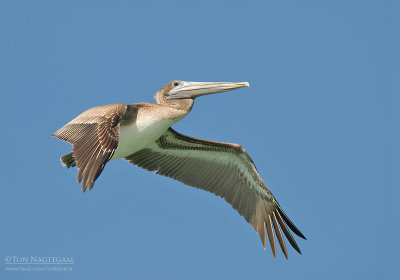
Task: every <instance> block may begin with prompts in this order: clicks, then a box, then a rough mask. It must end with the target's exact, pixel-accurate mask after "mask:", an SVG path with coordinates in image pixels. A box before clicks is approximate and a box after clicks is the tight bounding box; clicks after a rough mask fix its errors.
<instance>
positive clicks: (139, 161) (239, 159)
mask: <svg viewBox="0 0 400 280" xmlns="http://www.w3.org/2000/svg"><path fill="white" fill-rule="evenodd" d="M246 86H249V83H247V82H243V83H208V82H207V83H206V82H185V81H172V82H170V83H168V84H167V85H165V86H164V87H163V88H162V89H160V90H159V91H158V92H157V93H156V94H155V95H154V98H155V99H156V101H157V103H137V104H132V105H126V104H112V105H105V106H99V107H94V108H91V109H89V110H87V111H85V112H83V113H82V114H80V115H79V116H77V117H76V118H75V119H73V120H72V121H70V122H69V123H67V124H66V125H65V126H63V127H62V128H60V129H59V130H58V131H56V132H55V133H54V134H53V136H55V137H58V138H59V139H61V140H64V141H67V142H69V143H71V144H72V152H71V153H69V154H67V155H65V156H63V157H62V158H61V163H62V164H63V165H64V166H67V167H72V166H77V167H78V176H77V180H78V182H81V181H82V190H83V191H85V190H86V188H87V187H89V190H91V189H92V188H93V184H94V182H95V180H96V179H97V178H98V177H99V175H100V173H101V172H102V170H103V168H104V166H105V165H106V163H107V162H108V161H109V160H113V159H118V158H124V159H126V160H127V161H129V162H131V163H133V164H135V165H137V166H139V167H142V168H145V169H147V170H149V171H156V172H155V173H156V174H160V175H163V176H167V177H170V178H173V179H175V180H178V181H181V182H182V183H184V184H186V185H189V186H193V187H196V188H200V189H203V190H206V191H209V192H212V193H214V194H215V195H218V196H220V197H223V198H224V199H225V200H226V201H227V202H228V203H230V204H231V205H232V207H233V208H234V209H236V210H237V211H238V212H239V214H240V215H242V216H243V217H244V218H245V219H246V221H247V222H248V223H250V224H251V225H252V226H253V228H254V230H255V231H256V232H258V233H259V235H260V238H261V241H262V244H263V247H264V248H265V244H266V235H268V239H269V243H270V246H271V249H272V253H273V255H274V257H276V243H275V235H276V237H277V239H278V242H279V244H280V247H281V249H282V251H283V253H284V254H285V257H286V258H287V257H288V255H287V250H286V245H285V241H284V238H283V235H282V231H283V233H284V235H285V236H286V238H287V240H288V241H289V243H290V244H291V245H292V247H293V248H294V249H295V250H296V251H297V252H298V253H300V254H301V251H300V248H299V247H298V246H297V244H296V241H295V239H294V238H293V236H292V234H291V233H290V231H289V229H288V227H289V228H290V229H291V230H292V231H293V232H294V233H295V234H296V235H298V236H299V237H301V238H304V239H306V238H305V237H304V235H303V234H302V233H301V232H300V230H299V229H297V227H296V226H295V225H294V224H293V222H292V221H291V220H290V219H289V218H288V217H287V216H286V214H285V213H284V212H283V210H282V208H281V207H280V206H279V204H278V202H277V201H276V199H275V198H274V196H273V195H272V193H271V191H270V190H269V189H268V187H267V186H266V185H265V183H264V181H263V180H262V179H261V177H260V175H259V174H258V172H257V169H256V167H255V165H254V163H253V160H252V159H251V158H250V156H249V154H247V152H246V151H245V150H244V149H243V148H242V147H241V146H240V145H237V144H229V143H221V142H213V141H207V140H202V139H197V138H193V137H188V136H185V135H183V134H180V133H178V132H176V131H175V130H173V129H172V128H170V126H171V125H172V124H174V123H175V122H177V121H179V120H181V119H182V118H183V117H185V116H186V115H187V114H188V113H189V112H190V111H191V109H192V107H193V103H194V99H195V98H196V97H199V96H202V95H207V94H212V93H219V92H224V91H229V90H234V89H237V88H241V87H246ZM281 230H282V231H281ZM274 231H275V233H274Z"/></svg>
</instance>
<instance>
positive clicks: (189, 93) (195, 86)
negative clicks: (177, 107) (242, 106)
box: [166, 82, 250, 99]
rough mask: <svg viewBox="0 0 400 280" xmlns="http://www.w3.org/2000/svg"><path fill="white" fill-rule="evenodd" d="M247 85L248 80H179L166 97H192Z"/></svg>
mask: <svg viewBox="0 0 400 280" xmlns="http://www.w3.org/2000/svg"><path fill="white" fill-rule="evenodd" d="M248 86H250V85H249V83H248V82H240V83H225V82H219V83H215V82H214V83H213V82H180V83H179V85H178V86H176V87H174V88H173V89H171V91H170V92H169V94H168V96H167V97H166V99H186V98H192V99H194V98H196V97H199V96H202V95H207V94H213V93H219V92H224V91H230V90H234V89H238V88H241V87H248Z"/></svg>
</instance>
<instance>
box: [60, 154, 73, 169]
mask: <svg viewBox="0 0 400 280" xmlns="http://www.w3.org/2000/svg"><path fill="white" fill-rule="evenodd" d="M60 160H61V164H62V165H64V166H66V167H68V168H70V167H74V166H76V162H75V158H74V157H73V156H72V152H71V153H69V154H66V155H65V156H62V157H61V158H60Z"/></svg>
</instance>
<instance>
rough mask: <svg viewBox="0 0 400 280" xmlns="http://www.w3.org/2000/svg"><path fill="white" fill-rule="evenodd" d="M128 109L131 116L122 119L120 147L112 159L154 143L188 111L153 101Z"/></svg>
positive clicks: (134, 105) (131, 106)
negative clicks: (153, 102) (152, 102)
mask: <svg viewBox="0 0 400 280" xmlns="http://www.w3.org/2000/svg"><path fill="white" fill-rule="evenodd" d="M127 111H128V112H129V111H130V117H129V119H127V120H122V121H121V124H120V130H119V143H118V147H117V149H116V150H115V153H114V155H113V156H112V158H111V159H118V158H123V157H126V156H127V155H131V154H133V153H135V152H137V151H139V150H141V149H143V148H144V147H146V146H147V145H149V144H152V143H154V142H155V141H156V140H157V139H158V138H160V137H161V135H162V134H163V133H164V132H165V131H166V130H167V129H168V128H169V127H170V126H171V125H173V124H174V123H176V122H177V121H179V120H181V119H182V118H183V117H185V116H186V115H187V113H188V112H186V111H183V110H176V109H173V108H170V107H168V106H165V105H161V104H151V103H139V104H133V105H128V109H127Z"/></svg>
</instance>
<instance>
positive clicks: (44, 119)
mask: <svg viewBox="0 0 400 280" xmlns="http://www.w3.org/2000/svg"><path fill="white" fill-rule="evenodd" d="M399 14H400V3H399V2H398V1H246V2H244V1H229V2H228V1H147V2H145V1H141V2H136V1H107V2H106V1H25V2H24V1H18V2H17V1H2V2H1V3H0V36H1V44H0V60H1V62H0V92H1V95H0V100H1V104H2V110H1V111H0V114H1V115H0V116H1V119H2V120H3V121H2V126H3V127H2V131H3V132H2V137H1V144H2V147H3V148H2V158H3V160H2V161H1V162H0V165H1V172H2V173H1V174H2V184H1V188H0V210H1V215H0V217H1V219H0V221H1V231H0V257H1V260H2V261H1V270H0V278H1V279H22V278H24V279H55V278H57V279H103V278H104V279H106V278H108V279H110V278H111V277H113V278H114V279H119V278H124V279H126V278H128V279H218V278H225V279H227V278H230V279H243V278H246V279H250V278H252V279H254V278H258V279H277V278H279V279H294V278H295V277H296V278H301V279H303V278H307V279H321V278H323V279H357V278H358V279H361V278H362V279H377V278H379V279H394V278H398V277H400V266H399V263H400V255H399V250H400V237H399V236H400V235H399V231H400V225H399V222H398V221H399V219H400V211H399V206H398V198H399V196H400V190H399V176H398V174H399V170H400V169H399V160H398V159H399V155H400V150H399V145H398V144H399V140H400V139H399V138H400V137H399V136H400V135H399V130H398V123H399V121H400V116H399V113H398V105H399V102H400V98H399V92H400V83H399V77H400V53H399V49H400V37H399V27H400V22H399V21H400V20H399V16H398V15H399ZM174 79H179V80H189V81H248V82H250V84H251V87H250V88H245V89H240V90H238V91H233V92H227V93H222V94H219V95H213V96H206V97H202V98H199V99H198V100H196V103H195V106H194V108H193V111H192V112H191V114H189V115H188V116H187V117H186V118H185V119H184V120H183V121H181V122H179V123H177V124H175V125H174V126H173V127H174V128H175V129H176V130H177V131H179V132H181V133H184V134H187V135H190V136H194V137H199V138H204V139H210V140H216V141H225V142H233V143H240V144H241V145H242V146H243V147H244V148H245V149H246V150H247V151H248V152H249V154H250V155H251V156H252V158H253V160H254V161H255V163H256V166H257V168H258V170H259V172H260V174H261V176H262V177H263V178H264V180H265V182H266V184H267V185H268V186H269V187H270V189H271V190H272V192H273V193H274V195H275V196H276V198H277V199H278V201H279V202H280V204H281V206H282V207H283V209H284V210H285V211H286V213H287V214H288V215H289V217H290V218H291V219H292V220H293V221H294V222H295V224H296V225H297V226H298V227H299V228H300V229H301V230H302V232H303V233H304V234H305V235H306V236H307V238H308V240H307V241H304V240H301V239H299V238H297V241H298V244H299V246H300V248H301V249H302V251H303V255H298V254H297V253H296V252H295V251H294V250H293V249H291V248H290V250H289V260H285V258H284V256H283V254H282V253H281V252H279V253H278V257H277V259H275V260H274V259H273V257H272V254H271V252H270V250H269V249H268V248H267V250H265V251H264V250H263V249H262V246H261V242H260V240H259V237H258V235H257V234H256V233H255V232H253V229H252V228H251V226H250V225H248V224H247V223H246V222H245V220H244V219H243V218H242V217H240V216H239V215H238V214H237V213H236V212H235V211H234V210H233V209H232V208H231V207H230V206H229V205H228V204H227V203H226V202H225V201H224V200H222V199H221V198H218V197H215V196H213V195H212V194H209V193H206V192H204V191H200V190H197V189H194V188H190V187H186V186H184V185H183V184H181V183H179V182H176V181H173V180H171V179H167V178H164V177H161V176H156V175H154V174H152V173H150V172H147V171H145V170H142V169H140V168H137V167H135V166H132V165H130V164H129V163H127V162H125V161H123V160H118V161H113V162H110V163H109V164H108V165H107V167H106V169H105V171H104V172H103V174H102V175H101V176H100V178H99V179H98V181H97V182H96V184H95V187H94V189H93V191H91V192H86V193H82V192H81V189H80V185H79V184H78V183H77V182H76V169H69V170H67V169H66V168H63V167H62V166H61V165H60V163H59V157H60V156H61V155H63V154H65V153H67V152H69V151H70V145H69V144H68V143H64V142H62V141H59V140H58V139H55V138H51V137H50V135H51V134H52V133H53V132H54V131H55V130H57V129H58V128H59V127H61V126H62V125H64V124H65V123H67V122H69V121H70V120H71V119H72V118H74V117H75V116H76V115H78V114H79V113H81V112H82V111H84V110H86V109H88V108H90V107H93V106H97V105H104V104H111V103H137V102H153V99H152V96H153V94H154V93H155V92H156V91H157V90H158V89H159V88H161V87H162V86H163V85H164V84H165V83H167V82H169V81H171V80H174ZM395 124H396V125H395ZM13 256H17V257H21V256H27V257H30V256H66V257H73V258H74V261H75V264H74V265H71V267H72V269H73V270H72V271H68V272H38V271H36V272H32V271H31V272H15V271H6V267H7V265H5V259H6V257H13Z"/></svg>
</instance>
